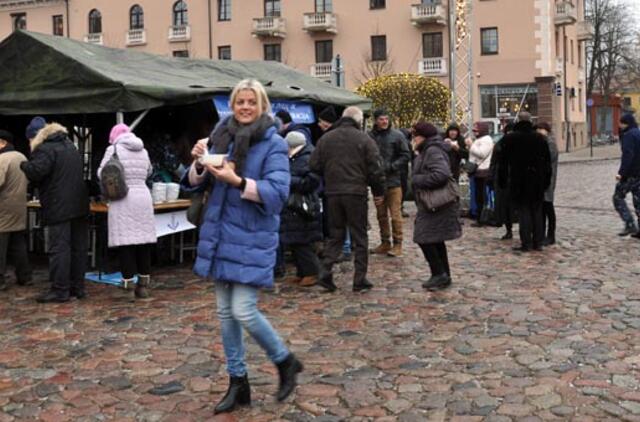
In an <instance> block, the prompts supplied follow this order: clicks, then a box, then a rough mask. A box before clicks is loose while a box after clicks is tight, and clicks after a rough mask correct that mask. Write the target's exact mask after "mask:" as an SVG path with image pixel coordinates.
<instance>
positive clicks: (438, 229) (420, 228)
mask: <svg viewBox="0 0 640 422" xmlns="http://www.w3.org/2000/svg"><path fill="white" fill-rule="evenodd" d="M450 177H451V166H450V165H449V146H448V145H447V144H445V143H444V141H443V140H442V138H440V136H434V137H432V138H429V139H427V140H426V141H425V142H424V144H422V145H421V148H419V155H418V156H417V157H416V158H415V160H414V161H413V175H412V177H411V183H412V186H413V189H414V190H419V189H422V190H429V189H437V188H439V187H442V186H444V184H445V183H447V180H448V179H449V178H450ZM417 205H418V214H417V215H416V223H415V227H414V230H413V241H414V242H415V243H418V244H425V243H440V242H444V241H446V240H453V239H457V238H459V237H460V236H462V227H461V226H460V220H459V218H458V210H459V207H460V204H459V203H456V204H453V205H451V206H449V207H447V208H443V209H441V210H439V211H436V212H430V211H427V210H425V209H424V208H422V206H421V205H420V204H417Z"/></svg>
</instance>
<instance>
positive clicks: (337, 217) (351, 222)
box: [309, 107, 385, 291]
mask: <svg viewBox="0 0 640 422" xmlns="http://www.w3.org/2000/svg"><path fill="white" fill-rule="evenodd" d="M362 121H363V114H362V110H360V109H359V108H357V107H347V108H346V109H345V111H344V113H343V115H342V119H340V120H338V121H337V122H336V123H335V124H334V125H333V128H332V129H331V130H330V131H328V132H327V133H325V134H324V135H323V136H322V137H321V138H320V139H319V140H318V144H317V145H316V149H315V151H314V152H313V153H312V154H311V160H310V162H309V164H310V167H311V170H312V171H314V172H316V173H318V174H320V175H322V176H323V177H324V183H325V195H326V196H327V198H328V210H327V211H328V212H329V216H330V217H329V224H330V238H329V241H328V242H327V247H326V250H325V254H324V265H323V267H324V268H321V272H320V274H319V277H318V284H320V285H321V286H322V287H324V288H325V289H327V290H329V291H335V290H336V285H335V284H334V283H333V275H332V273H331V270H332V268H333V265H334V264H335V263H336V262H337V261H338V258H339V256H340V252H341V248H342V243H343V241H344V236H345V229H346V227H347V226H348V227H349V229H350V230H351V238H352V240H353V243H354V244H355V274H354V281H353V290H354V291H361V290H367V289H370V288H371V287H373V285H372V284H371V283H369V281H368V280H367V278H366V277H367V266H368V260H369V257H368V251H367V247H368V243H369V240H368V236H367V186H370V187H371V190H372V192H373V196H374V200H375V202H376V205H379V204H380V203H381V202H382V201H383V196H384V191H385V185H384V171H383V169H382V167H381V165H380V153H379V152H378V147H377V146H376V143H375V141H374V140H373V139H371V138H370V137H369V136H368V135H367V134H366V133H363V132H362V130H361V127H362Z"/></svg>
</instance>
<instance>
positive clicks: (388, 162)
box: [369, 109, 411, 257]
mask: <svg viewBox="0 0 640 422" xmlns="http://www.w3.org/2000/svg"><path fill="white" fill-rule="evenodd" d="M373 117H374V119H375V122H374V126H373V130H372V131H371V132H369V136H371V137H372V138H373V139H374V140H375V141H376V144H377V145H378V149H379V150H380V158H381V159H382V166H383V168H384V171H385V179H386V181H387V182H386V186H385V193H384V202H383V203H382V204H381V205H378V206H376V213H377V215H378V224H379V225H380V240H381V241H382V242H381V243H380V245H379V246H378V247H377V248H375V249H374V250H373V251H372V253H375V254H383V255H389V256H394V257H401V256H402V237H403V233H402V211H401V208H402V187H401V180H400V172H401V170H402V168H403V167H405V166H406V165H407V163H408V162H409V160H411V152H410V151H409V148H408V146H407V142H406V140H405V139H406V138H405V136H404V135H403V134H402V132H400V131H399V130H395V129H393V128H392V127H391V120H390V119H389V113H387V112H386V111H385V110H383V109H378V110H376V111H375V112H374V113H373ZM389 214H391V226H390V225H389ZM392 230H393V247H391V232H392Z"/></svg>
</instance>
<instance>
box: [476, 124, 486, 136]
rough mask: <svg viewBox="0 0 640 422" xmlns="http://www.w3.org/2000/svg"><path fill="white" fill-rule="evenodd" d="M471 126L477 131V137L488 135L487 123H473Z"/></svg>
mask: <svg viewBox="0 0 640 422" xmlns="http://www.w3.org/2000/svg"><path fill="white" fill-rule="evenodd" d="M473 126H474V127H475V128H476V130H477V131H478V136H486V135H488V134H489V123H487V122H475V123H474V124H473Z"/></svg>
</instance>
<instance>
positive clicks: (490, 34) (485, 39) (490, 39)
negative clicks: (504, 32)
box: [480, 28, 498, 56]
mask: <svg viewBox="0 0 640 422" xmlns="http://www.w3.org/2000/svg"><path fill="white" fill-rule="evenodd" d="M480 42H481V46H482V55H485V56H486V55H491V54H498V28H482V29H480Z"/></svg>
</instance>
